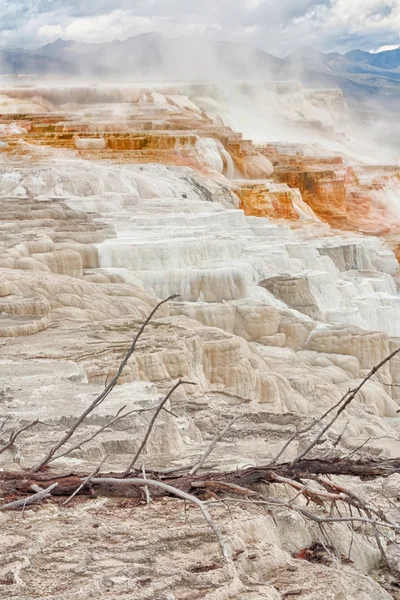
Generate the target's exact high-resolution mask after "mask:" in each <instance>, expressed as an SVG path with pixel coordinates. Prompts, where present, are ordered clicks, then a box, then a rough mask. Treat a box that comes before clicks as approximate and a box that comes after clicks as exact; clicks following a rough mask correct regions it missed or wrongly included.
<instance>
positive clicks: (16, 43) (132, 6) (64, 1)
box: [0, 0, 400, 56]
mask: <svg viewBox="0 0 400 600" xmlns="http://www.w3.org/2000/svg"><path fill="white" fill-rule="evenodd" d="M148 31H158V32H159V33H161V34H163V35H164V36H165V37H183V36H187V37H189V38H190V37H193V36H198V37H205V38H207V39H213V40H228V41H234V42H240V43H249V44H252V45H254V46H258V47H260V48H263V49H264V50H267V51H269V52H272V53H275V54H277V55H279V56H283V55H286V54H288V53H289V52H291V51H293V50H295V49H296V48H299V47H302V46H310V45H312V46H314V47H316V48H319V49H321V50H324V51H330V50H337V51H339V52H340V51H347V50H351V49H354V48H361V49H363V50H377V49H379V48H381V47H382V46H397V45H400V0H87V1H86V2H85V1H84V0H0V46H2V47H4V46H13V47H26V48H28V47H29V48H32V47H37V46H41V45H43V44H46V43H48V42H51V41H54V40H55V39H57V38H59V37H61V38H63V39H74V40H78V41H85V42H105V41H112V40H113V39H120V40H123V39H126V38H127V37H129V36H133V35H137V34H139V33H145V32H148Z"/></svg>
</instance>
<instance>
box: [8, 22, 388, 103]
mask: <svg viewBox="0 0 400 600" xmlns="http://www.w3.org/2000/svg"><path fill="white" fill-rule="evenodd" d="M0 73H2V74H4V73H10V74H19V73H29V74H33V75H46V74H48V75H51V76H55V75H60V76H77V77H79V76H84V77H86V78H93V79H99V78H104V79H109V80H112V79H113V80H114V81H116V80H122V79H128V80H129V81H161V80H167V81H214V82H215V81H218V82H224V81H231V80H277V81H285V80H286V81H287V80H300V81H302V82H303V84H304V85H306V86H310V87H311V86H312V87H320V88H321V87H332V88H341V89H343V91H344V93H345V95H346V97H347V99H348V101H349V102H350V103H351V104H353V105H354V106H356V107H360V106H361V107H363V106H368V107H369V106H371V105H372V106H375V107H376V108H379V107H383V108H385V109H388V110H394V111H400V49H398V50H389V51H385V52H380V53H378V54H372V53H369V52H363V51H361V50H354V51H352V52H348V53H347V54H344V55H342V54H339V53H337V52H331V53H327V54H324V53H322V52H318V51H317V50H315V49H313V48H310V47H306V48H302V49H299V50H298V51H296V52H294V53H292V54H291V55H290V56H288V57H286V58H284V59H282V58H277V57H275V56H273V55H272V54H269V53H268V52H264V51H263V50H260V49H258V48H254V47H252V46H249V45H245V44H233V43H229V42H211V41H206V40H202V39H190V40H188V39H166V38H164V37H163V36H161V35H160V34H158V33H155V32H151V33H146V34H141V35H137V36H135V37H131V38H128V39H126V40H124V41H122V42H121V41H119V40H114V41H112V42H106V43H100V44H93V43H83V42H75V41H72V40H61V39H58V40H56V41H55V42H52V43H50V44H46V45H45V46H42V47H40V48H37V49H36V50H34V51H28V50H24V49H21V48H18V49H11V48H10V49H5V50H1V51H0Z"/></svg>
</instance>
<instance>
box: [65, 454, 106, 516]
mask: <svg viewBox="0 0 400 600" xmlns="http://www.w3.org/2000/svg"><path fill="white" fill-rule="evenodd" d="M108 456H109V455H108V454H107V455H106V456H105V457H104V458H103V460H102V461H101V463H100V464H99V465H98V466H97V467H96V468H95V469H93V471H92V472H91V473H90V475H88V476H87V477H86V479H85V481H84V482H83V483H81V485H80V486H79V487H78V488H77V489H76V490H75V491H74V493H73V494H71V496H70V497H69V498H67V499H66V500H65V501H64V502H63V504H64V505H65V504H68V502H70V501H71V500H72V499H73V498H74V497H75V496H76V495H77V494H79V492H80V491H81V490H82V489H83V488H84V487H85V485H88V483H90V480H91V479H92V478H93V477H95V476H96V475H98V474H99V472H100V469H101V467H102V466H103V465H104V463H105V462H106V460H107V458H108Z"/></svg>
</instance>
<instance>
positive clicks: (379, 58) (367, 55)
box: [346, 48, 400, 71]
mask: <svg viewBox="0 0 400 600" xmlns="http://www.w3.org/2000/svg"><path fill="white" fill-rule="evenodd" d="M346 57H347V58H349V59H350V60H352V61H354V62H359V63H364V64H367V65H370V66H371V67H377V68H378V69H384V70H387V71H394V70H396V69H399V68H400V48H396V49H394V50H384V51H383V52H377V53H372V52H363V51H362V50H353V51H352V52H348V53H347V54H346Z"/></svg>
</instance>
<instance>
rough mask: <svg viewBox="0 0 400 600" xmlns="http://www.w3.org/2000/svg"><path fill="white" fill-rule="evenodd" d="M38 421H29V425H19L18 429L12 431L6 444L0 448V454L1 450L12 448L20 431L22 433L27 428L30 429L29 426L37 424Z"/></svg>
mask: <svg viewBox="0 0 400 600" xmlns="http://www.w3.org/2000/svg"><path fill="white" fill-rule="evenodd" d="M38 423H39V420H38V419H37V420H36V421H33V422H32V423H29V425H25V426H24V427H21V429H18V431H12V432H11V434H10V439H9V440H8V442H7V444H6V445H5V446H3V447H2V448H0V454H3V452H5V451H6V450H9V449H10V448H12V447H13V446H14V444H15V440H16V439H17V437H18V436H19V435H20V434H21V433H23V432H24V431H26V430H27V429H30V427H33V426H34V425H37V424H38Z"/></svg>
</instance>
